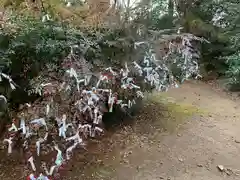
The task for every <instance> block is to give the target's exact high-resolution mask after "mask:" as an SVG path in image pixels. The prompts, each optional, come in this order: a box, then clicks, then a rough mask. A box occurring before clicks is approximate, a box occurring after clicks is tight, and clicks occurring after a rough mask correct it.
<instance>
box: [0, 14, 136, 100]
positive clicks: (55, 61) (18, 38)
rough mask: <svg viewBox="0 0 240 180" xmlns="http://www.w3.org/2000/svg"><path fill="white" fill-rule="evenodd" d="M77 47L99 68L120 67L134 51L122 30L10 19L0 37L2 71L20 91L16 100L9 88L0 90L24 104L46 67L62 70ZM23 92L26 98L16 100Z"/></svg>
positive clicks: (25, 18)
mask: <svg viewBox="0 0 240 180" xmlns="http://www.w3.org/2000/svg"><path fill="white" fill-rule="evenodd" d="M13 25H14V27H13ZM10 29H11V31H10ZM75 45H78V46H79V47H80V48H78V51H79V52H78V53H79V54H81V55H83V56H84V57H85V58H86V59H87V61H89V62H91V63H92V64H95V65H96V66H95V67H98V68H101V67H104V65H106V64H108V65H109V64H115V65H119V64H121V61H122V60H123V59H125V60H126V54H131V53H130V52H131V49H132V47H133V44H132V40H131V38H127V36H126V35H125V34H124V32H123V31H122V30H110V29H97V30H96V29H95V30H92V29H85V30H81V29H77V28H75V27H73V26H70V25H69V24H63V23H59V22H57V21H49V22H45V23H42V22H41V21H40V20H38V19H35V18H32V17H27V16H24V17H22V16H17V17H11V21H10V22H7V23H6V26H5V28H4V29H2V31H1V34H0V53H1V57H2V58H1V61H0V67H1V71H3V72H5V73H7V74H9V75H11V77H12V78H13V80H14V81H15V82H16V83H17V84H18V85H19V87H20V88H18V90H17V91H16V92H15V93H14V94H15V95H13V94H12V96H14V97H11V95H9V93H6V88H0V89H1V93H2V94H4V95H6V96H7V97H8V98H10V100H13V101H14V102H16V101H17V102H22V100H23V99H24V98H26V99H25V101H27V100H28V99H27V97H26V96H27V93H24V92H25V90H26V89H28V88H30V85H29V82H30V80H31V79H33V78H34V77H36V76H38V74H39V72H40V71H41V70H43V69H45V68H46V65H47V64H52V65H54V66H56V67H59V66H60V65H61V62H62V60H63V59H64V58H65V57H66V56H67V55H68V54H69V52H70V51H71V47H72V46H75ZM56 69H58V68H56ZM2 86H3V87H5V85H2ZM2 89H3V90H2ZM20 92H21V93H23V94H25V95H23V96H21V97H17V98H16V96H17V94H20Z"/></svg>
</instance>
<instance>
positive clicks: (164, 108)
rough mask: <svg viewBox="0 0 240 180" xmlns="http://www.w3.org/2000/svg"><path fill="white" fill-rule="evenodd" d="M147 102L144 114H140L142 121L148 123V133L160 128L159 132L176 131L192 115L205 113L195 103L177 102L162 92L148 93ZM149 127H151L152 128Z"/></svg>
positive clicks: (146, 127)
mask: <svg viewBox="0 0 240 180" xmlns="http://www.w3.org/2000/svg"><path fill="white" fill-rule="evenodd" d="M145 103H146V106H145V108H143V113H142V114H143V115H140V117H141V119H142V121H141V122H143V123H146V125H145V126H144V128H145V129H146V130H145V132H148V133H149V132H150V131H151V132H153V131H156V130H158V133H159V131H161V132H170V133H171V132H174V131H175V130H176V129H178V128H179V127H180V126H181V125H182V124H184V123H185V122H186V121H187V120H189V118H190V117H191V116H194V115H200V114H203V113H205V112H204V111H203V110H201V109H199V108H197V107H195V106H193V105H188V104H182V103H181V104H179V103H176V102H175V101H174V99H173V98H171V97H168V96H167V95H165V94H164V95H163V94H161V93H152V94H149V95H147V96H146V98H145ZM147 122H148V123H147ZM149 127H151V128H150V129H151V130H150V129H149ZM154 129H155V130H154Z"/></svg>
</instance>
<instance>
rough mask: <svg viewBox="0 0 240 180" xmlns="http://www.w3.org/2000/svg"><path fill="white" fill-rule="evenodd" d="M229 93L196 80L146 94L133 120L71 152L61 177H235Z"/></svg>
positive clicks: (237, 137)
mask: <svg viewBox="0 0 240 180" xmlns="http://www.w3.org/2000/svg"><path fill="white" fill-rule="evenodd" d="M232 97H233V96H229V95H227V94H226V93H225V92H222V91H221V90H218V89H217V88H213V87H212V86H210V85H207V84H205V83H202V82H188V83H185V84H183V85H182V86H181V87H180V88H178V89H172V90H170V91H168V92H166V93H160V94H154V95H152V96H149V97H148V101H147V102H146V106H145V107H144V108H143V110H142V113H141V114H140V115H139V116H138V117H136V118H137V120H136V121H135V123H133V125H129V126H125V127H123V128H121V129H119V130H117V131H116V132H114V133H109V135H106V136H107V137H106V138H104V139H103V140H100V141H99V142H96V143H93V145H92V146H91V147H89V148H88V152H83V151H81V150H79V152H76V154H75V157H74V159H75V161H74V163H73V164H72V165H70V166H69V167H68V168H67V169H66V171H67V172H66V173H65V176H64V177H63V179H65V180H69V179H75V180H80V179H83V180H158V179H164V180H228V179H229V180H234V179H236V180H240V101H239V100H236V98H235V99H233V98H232ZM4 162H5V163H6V161H3V160H1V162H0V168H3V166H4V164H3V163H4ZM219 165H221V166H223V168H224V170H222V171H221V170H219V168H218V167H217V166H219ZM221 166H220V168H221ZM15 167H18V168H19V166H15ZM8 170H9V172H10V173H11V172H12V171H13V169H9V168H8ZM9 172H8V171H7V170H4V171H3V169H2V171H0V177H2V179H8V178H7V177H9ZM15 172H16V170H15ZM11 179H12V178H11Z"/></svg>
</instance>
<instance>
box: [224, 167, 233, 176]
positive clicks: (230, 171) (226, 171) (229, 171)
mask: <svg viewBox="0 0 240 180" xmlns="http://www.w3.org/2000/svg"><path fill="white" fill-rule="evenodd" d="M225 173H226V174H227V175H228V176H231V175H232V174H233V171H232V170H231V169H229V168H228V169H226V170H225Z"/></svg>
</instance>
